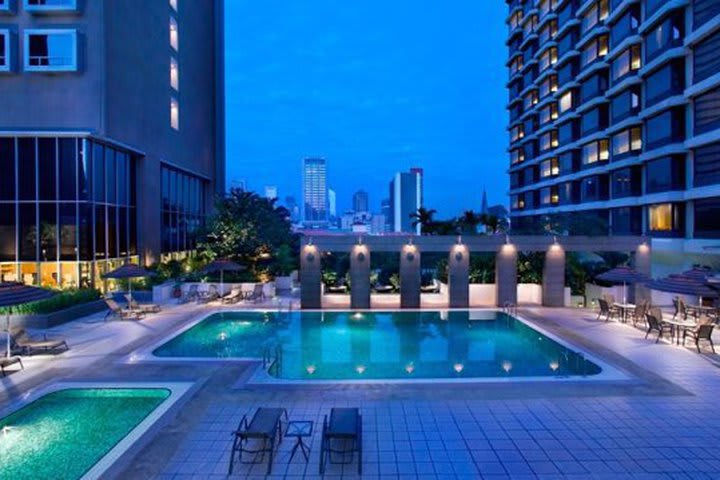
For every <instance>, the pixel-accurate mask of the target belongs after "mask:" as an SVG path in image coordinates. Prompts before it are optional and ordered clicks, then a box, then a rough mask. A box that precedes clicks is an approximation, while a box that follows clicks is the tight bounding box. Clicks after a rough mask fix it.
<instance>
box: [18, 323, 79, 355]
mask: <svg viewBox="0 0 720 480" xmlns="http://www.w3.org/2000/svg"><path fill="white" fill-rule="evenodd" d="M10 341H11V343H12V345H13V350H18V351H20V353H22V354H23V355H30V354H33V353H38V352H42V353H51V352H55V353H57V352H59V351H60V350H61V349H62V351H66V350H69V349H70V348H69V347H68V344H67V342H66V341H65V340H64V339H62V338H49V337H48V336H47V335H43V336H42V338H34V337H31V336H30V334H28V333H27V331H26V330H25V329H24V328H17V327H16V328H13V329H11V330H10Z"/></svg>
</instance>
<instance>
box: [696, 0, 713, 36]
mask: <svg viewBox="0 0 720 480" xmlns="http://www.w3.org/2000/svg"><path fill="white" fill-rule="evenodd" d="M693 14H694V19H693V25H694V27H695V30H697V29H698V27H700V26H701V25H702V24H704V23H705V22H707V21H708V20H710V19H712V18H714V17H715V16H717V15H720V2H718V1H717V0H695V1H694V2H693Z"/></svg>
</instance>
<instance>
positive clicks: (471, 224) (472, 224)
mask: <svg viewBox="0 0 720 480" xmlns="http://www.w3.org/2000/svg"><path fill="white" fill-rule="evenodd" d="M483 216H484V215H478V214H477V213H475V212H473V211H472V210H465V212H463V214H462V215H461V216H460V218H458V220H457V223H458V227H459V228H460V231H461V232H462V233H463V234H469V235H475V234H477V233H478V231H477V230H478V225H480V223H481V217H483Z"/></svg>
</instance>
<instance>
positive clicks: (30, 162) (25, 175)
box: [17, 137, 37, 200]
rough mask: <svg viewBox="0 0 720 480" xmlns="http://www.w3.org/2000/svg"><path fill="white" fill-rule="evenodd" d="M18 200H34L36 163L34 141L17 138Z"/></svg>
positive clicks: (35, 197) (35, 196) (32, 139)
mask: <svg viewBox="0 0 720 480" xmlns="http://www.w3.org/2000/svg"><path fill="white" fill-rule="evenodd" d="M17 143H18V161H17V165H18V199H20V200H35V199H37V194H36V192H35V191H36V187H37V185H36V183H35V182H36V178H35V172H36V170H37V169H36V163H35V160H36V158H35V139H34V138H25V137H22V138H18V141H17Z"/></svg>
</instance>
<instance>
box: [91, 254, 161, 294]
mask: <svg viewBox="0 0 720 480" xmlns="http://www.w3.org/2000/svg"><path fill="white" fill-rule="evenodd" d="M152 275H155V274H154V273H153V272H151V271H149V270H145V269H144V268H143V267H141V266H140V265H135V264H134V263H126V264H125V265H123V266H122V267H120V268H116V269H115V270H112V271H110V272H108V273H106V274H105V275H103V276H102V277H103V278H113V279H116V280H122V279H127V280H128V296H129V297H130V300H132V282H130V281H129V280H130V279H131V278H141V277H150V276H152Z"/></svg>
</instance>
